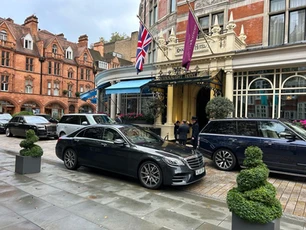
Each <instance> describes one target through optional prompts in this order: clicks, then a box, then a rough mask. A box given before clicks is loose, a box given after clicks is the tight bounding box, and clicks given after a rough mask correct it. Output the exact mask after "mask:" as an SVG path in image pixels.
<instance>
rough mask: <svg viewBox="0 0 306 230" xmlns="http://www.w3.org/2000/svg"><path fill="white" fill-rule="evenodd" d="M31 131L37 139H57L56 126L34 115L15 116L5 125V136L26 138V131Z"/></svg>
mask: <svg viewBox="0 0 306 230" xmlns="http://www.w3.org/2000/svg"><path fill="white" fill-rule="evenodd" d="M29 129H33V130H34V131H35V134H36V135H37V136H38V137H55V138H56V137H57V135H56V124H52V123H50V122H49V121H48V120H46V119H45V118H44V117H40V116H34V115H17V116H15V117H13V118H12V119H11V120H10V121H9V123H7V124H6V129H5V133H6V136H8V137H10V136H21V137H25V136H26V131H28V130H29Z"/></svg>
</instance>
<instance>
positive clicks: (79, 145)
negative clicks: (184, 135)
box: [56, 124, 206, 189]
mask: <svg viewBox="0 0 306 230" xmlns="http://www.w3.org/2000/svg"><path fill="white" fill-rule="evenodd" d="M56 155H57V157H58V158H59V159H61V160H63V161H64V165H65V166H66V168H67V169H71V170H72V169H77V168H78V167H79V166H81V165H83V166H90V167H96V168H101V169H104V170H107V171H111V172H115V173H119V174H124V175H128V176H131V177H134V178H138V179H139V181H140V183H141V184H142V185H143V186H144V187H146V188H149V189H157V188H159V187H160V186H161V185H162V184H164V185H186V184H190V183H193V182H195V181H197V180H200V179H201V178H202V177H203V176H205V174H206V171H205V167H204V157H203V156H202V154H200V153H198V152H197V151H195V150H193V149H192V148H189V147H185V146H182V145H177V144H175V143H171V142H166V141H164V140H163V139H162V138H161V137H160V136H158V135H156V134H154V133H152V132H150V131H147V130H145V129H143V128H141V127H139V126H134V125H125V124H124V125H119V124H114V125H92V126H87V127H84V128H82V129H80V130H77V131H75V132H73V133H71V134H69V135H66V136H62V137H60V138H59V139H58V141H57V144H56Z"/></svg>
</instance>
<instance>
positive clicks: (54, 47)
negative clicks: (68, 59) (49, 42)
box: [52, 44, 57, 54]
mask: <svg viewBox="0 0 306 230" xmlns="http://www.w3.org/2000/svg"><path fill="white" fill-rule="evenodd" d="M52 53H54V54H57V45H55V44H53V46H52Z"/></svg>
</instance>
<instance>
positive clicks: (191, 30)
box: [182, 10, 199, 70]
mask: <svg viewBox="0 0 306 230" xmlns="http://www.w3.org/2000/svg"><path fill="white" fill-rule="evenodd" d="M198 33H199V28H198V26H197V23H196V21H195V20H194V17H193V16H192V13H191V12H190V10H189V15H188V24H187V29H186V38H185V45H184V54H183V61H182V66H183V67H185V68H186V69H187V70H189V66H190V61H191V57H192V53H193V49H194V45H195V42H196V40H197V37H198Z"/></svg>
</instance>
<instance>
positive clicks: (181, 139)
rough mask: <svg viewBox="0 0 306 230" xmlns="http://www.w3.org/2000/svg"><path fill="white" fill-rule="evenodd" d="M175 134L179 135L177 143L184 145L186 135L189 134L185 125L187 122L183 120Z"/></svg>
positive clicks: (187, 126)
mask: <svg viewBox="0 0 306 230" xmlns="http://www.w3.org/2000/svg"><path fill="white" fill-rule="evenodd" d="M177 132H178V135H179V143H180V144H181V145H186V142H187V134H188V133H189V125H187V121H186V120H183V122H182V124H181V125H180V126H179V128H178V130H177Z"/></svg>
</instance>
